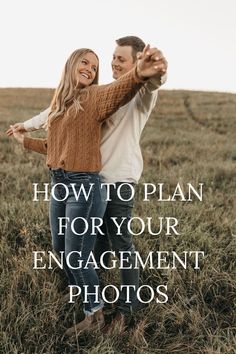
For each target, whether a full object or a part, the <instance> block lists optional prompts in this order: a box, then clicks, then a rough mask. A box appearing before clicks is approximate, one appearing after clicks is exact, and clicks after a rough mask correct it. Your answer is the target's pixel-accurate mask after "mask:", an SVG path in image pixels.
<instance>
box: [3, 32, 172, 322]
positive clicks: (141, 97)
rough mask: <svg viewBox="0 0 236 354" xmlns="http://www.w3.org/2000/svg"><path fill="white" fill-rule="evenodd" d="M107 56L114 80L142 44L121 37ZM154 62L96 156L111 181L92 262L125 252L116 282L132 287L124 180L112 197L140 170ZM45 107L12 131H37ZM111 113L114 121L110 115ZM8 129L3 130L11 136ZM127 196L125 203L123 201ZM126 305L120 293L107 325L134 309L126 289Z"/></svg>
mask: <svg viewBox="0 0 236 354" xmlns="http://www.w3.org/2000/svg"><path fill="white" fill-rule="evenodd" d="M116 43H117V46H116V48H115V51H114V54H113V59H112V63H111V65H112V72H113V78H114V79H115V80H116V79H119V77H120V76H122V75H123V74H125V73H126V72H128V71H129V70H131V69H132V68H133V67H134V66H135V65H136V60H137V57H138V56H139V55H140V54H141V52H142V51H143V48H144V47H145V43H144V42H143V41H142V40H141V39H140V38H138V37H135V36H127V37H123V38H120V39H118V40H117V41H116ZM157 53H158V54H157V57H156V58H155V59H156V62H157V65H158V72H159V74H158V75H157V77H155V79H154V78H152V79H149V80H148V81H147V82H146V83H145V85H144V87H143V88H142V89H141V90H140V91H139V92H138V93H137V94H136V96H135V97H134V98H133V99H132V100H131V101H130V102H129V103H128V104H126V105H125V106H123V107H121V108H120V109H119V110H118V111H117V112H116V113H115V114H114V115H113V116H112V117H111V118H110V119H109V124H105V125H104V126H103V131H102V141H101V155H102V166H103V168H102V171H101V173H100V174H101V176H102V179H103V181H104V182H106V183H112V184H114V185H113V186H112V185H111V186H110V199H111V200H110V201H108V204H107V208H106V212H105V215H104V222H103V232H104V235H98V237H97V243H96V247H95V256H96V259H97V260H98V263H99V259H100V256H101V254H102V253H103V252H105V251H107V250H109V249H110V247H111V248H112V249H113V251H115V252H116V253H117V255H118V252H120V251H128V252H130V254H131V256H130V257H129V259H128V261H127V263H126V266H127V268H128V267H129V266H130V268H131V269H121V270H120V275H121V285H134V286H135V289H136V290H137V289H138V287H139V270H138V269H133V268H134V258H135V257H134V255H135V253H134V252H135V247H134V245H133V241H132V235H131V234H130V233H129V232H128V230H127V221H128V220H129V218H130V217H131V214H132V209H133V199H131V200H129V199H130V197H131V189H130V188H129V187H128V185H127V184H124V185H123V186H122V188H120V197H121V198H118V195H117V188H118V187H119V186H120V185H121V184H123V183H132V184H137V183H138V180H139V178H140V176H141V173H142V170H143V159H142V153H141V149H140V146H139V141H140V137H141V133H142V130H143V128H144V126H145V124H146V122H147V120H148V118H149V116H150V113H151V111H152V109H153V108H154V106H155V104H156V100H157V96H158V90H157V89H158V88H159V87H160V86H161V85H162V84H163V83H164V82H165V79H166V75H165V74H166V70H167V61H166V59H165V58H164V56H163V54H162V53H161V51H159V50H158V51H157ZM48 113H49V109H47V110H45V111H44V112H42V113H41V114H39V115H38V116H35V117H33V118H32V119H30V120H28V121H26V122H24V123H23V124H21V123H20V124H15V125H14V129H15V130H18V131H21V132H22V131H32V130H36V129H39V128H40V127H42V125H43V124H44V123H45V121H46V119H47V116H48ZM114 117H115V119H113V118H114ZM11 132H12V130H11V129H9V130H8V132H7V133H8V135H11ZM121 199H124V200H129V201H123V200H121ZM111 217H116V218H117V222H118V223H120V222H121V220H122V218H125V220H126V222H123V224H122V227H121V233H122V235H116V233H117V227H116V226H115V224H114V222H112V221H111ZM108 263H109V257H107V258H106V259H105V265H106V266H107V265H108ZM130 300H131V303H127V302H126V292H125V291H121V292H120V296H119V300H118V306H117V313H116V316H115V317H114V320H113V324H114V323H116V322H121V323H124V321H125V319H126V316H127V317H128V316H129V315H130V314H132V312H133V311H135V310H136V309H137V308H138V305H139V304H138V301H137V297H136V291H135V290H133V291H132V292H131V293H130Z"/></svg>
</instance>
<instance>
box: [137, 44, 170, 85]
mask: <svg viewBox="0 0 236 354" xmlns="http://www.w3.org/2000/svg"><path fill="white" fill-rule="evenodd" d="M167 65H168V64H167V61H166V59H165V57H164V56H163V54H162V52H161V51H160V50H159V49H157V48H150V45H149V44H148V45H146V47H145V48H144V50H143V51H142V53H140V54H139V56H138V61H137V74H138V76H139V77H140V79H145V78H149V77H152V76H155V75H157V74H159V75H160V76H162V75H164V74H165V73H166V71H167Z"/></svg>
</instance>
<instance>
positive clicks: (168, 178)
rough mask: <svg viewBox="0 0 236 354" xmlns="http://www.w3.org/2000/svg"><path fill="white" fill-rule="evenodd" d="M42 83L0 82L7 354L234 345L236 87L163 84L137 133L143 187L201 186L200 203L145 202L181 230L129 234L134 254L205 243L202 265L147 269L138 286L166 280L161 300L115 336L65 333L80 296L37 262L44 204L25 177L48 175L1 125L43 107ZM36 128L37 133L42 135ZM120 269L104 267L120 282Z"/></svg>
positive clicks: (2, 316) (139, 205) (199, 351)
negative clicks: (73, 297)
mask: <svg viewBox="0 0 236 354" xmlns="http://www.w3.org/2000/svg"><path fill="white" fill-rule="evenodd" d="M52 93H53V91H52V90H48V89H0V125H1V126H0V128H1V129H0V131H1V132H2V133H1V137H0V138H1V149H0V161H1V164H0V177H1V178H0V183H1V196H0V198H1V200H0V202H1V204H0V220H1V231H0V232H1V241H0V251H1V263H0V267H1V282H0V295H1V302H0V303H1V312H0V353H4V354H62V353H64V354H75V353H88V354H98V353H99V354H100V353H101V354H134V353H137V354H147V353H160V354H169V353H176V354H177V353H178V354H188V353H190V354H203V353H206V354H216V353H222V354H235V353H236V274H235V273H236V251H235V246H236V220H235V215H236V95H233V94H224V93H209V92H191V91H164V90H163V91H161V92H160V97H159V104H158V107H157V108H156V109H155V111H154V112H153V114H152V116H151V118H150V120H149V122H148V124H147V127H146V128H145V131H144V133H143V136H142V141H141V144H142V150H143V156H144V164H145V168H144V173H143V176H142V179H141V181H140V182H141V183H144V182H149V183H154V184H157V183H164V184H165V189H166V192H167V193H172V192H173V190H174V188H175V186H176V184H177V183H178V182H179V183H180V184H181V186H183V188H185V186H186V183H192V184H193V185H194V186H197V184H198V183H204V189H203V201H202V202H200V201H198V200H197V199H194V200H193V202H180V201H176V202H171V203H165V202H157V198H154V197H153V198H152V199H151V201H150V202H143V201H142V198H141V186H140V187H139V190H138V191H140V193H138V198H137V199H136V204H135V210H134V215H135V216H140V217H142V218H145V217H146V216H152V217H153V220H154V226H155V225H156V227H158V217H159V216H163V217H165V216H174V217H176V218H178V221H179V230H180V233H181V234H180V235H176V236H175V235H171V236H166V235H165V233H162V234H161V235H160V236H152V235H149V234H148V233H146V232H145V233H143V235H140V236H136V237H135V238H134V239H135V245H136V248H137V250H138V251H139V252H140V253H141V254H142V255H143V256H147V254H148V252H150V251H155V250H163V251H172V250H175V251H176V252H178V253H181V252H182V251H190V250H201V251H204V252H205V258H204V260H203V261H202V262H201V269H200V270H194V269H193V265H192V264H191V263H190V264H189V266H188V268H187V269H186V270H184V269H182V268H181V267H178V268H177V269H176V270H163V271H158V270H153V269H148V268H147V269H145V270H144V271H142V273H141V283H145V284H149V285H150V286H152V287H155V286H157V285H158V284H167V287H168V297H169V300H168V302H167V303H166V304H157V303H155V302H154V301H153V302H151V303H150V305H149V306H148V307H147V308H145V309H143V310H142V311H140V312H139V313H138V314H137V315H136V318H135V325H134V326H133V327H132V328H130V329H129V330H127V331H126V332H125V333H124V334H122V335H120V334H119V332H118V331H117V332H115V333H114V334H113V335H110V336H105V335H103V334H101V333H99V332H94V333H90V334H84V335H82V336H80V337H78V338H72V339H65V338H64V337H63V334H64V332H65V329H66V328H68V327H69V326H71V325H72V323H73V319H74V317H75V318H77V317H78V316H79V313H80V310H81V304H80V303H78V304H76V306H71V305H69V304H66V303H63V301H62V297H63V289H64V287H65V284H66V282H65V278H64V277H63V275H62V273H61V272H60V271H59V269H56V270H54V271H50V270H38V271H36V270H33V265H32V252H33V251H35V250H45V251H47V250H51V239H50V230H49V226H48V216H47V209H48V203H45V202H42V201H41V202H37V203H36V202H33V201H32V183H34V182H39V183H40V182H49V176H48V172H47V169H46V167H45V163H44V162H45V158H44V157H43V156H41V155H39V154H36V153H31V152H27V151H23V149H22V147H21V146H19V145H18V144H17V143H16V142H15V141H14V140H13V139H9V138H8V137H7V136H6V135H4V134H3V132H4V131H5V130H6V129H7V128H8V126H9V124H10V123H15V122H17V121H23V120H25V119H28V118H30V117H31V116H33V115H34V114H36V113H38V112H39V111H40V110H42V109H44V108H46V107H47V106H48V104H49V102H50V99H51V97H52ZM37 134H38V135H39V136H40V135H43V132H40V133H37ZM118 276H119V273H118V271H117V270H114V271H112V272H110V273H108V274H106V275H105V279H104V280H105V281H106V282H107V283H112V284H117V286H118V284H119V277H118Z"/></svg>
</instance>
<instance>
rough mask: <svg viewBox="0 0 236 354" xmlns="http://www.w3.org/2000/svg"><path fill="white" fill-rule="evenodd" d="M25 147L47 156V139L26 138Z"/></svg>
mask: <svg viewBox="0 0 236 354" xmlns="http://www.w3.org/2000/svg"><path fill="white" fill-rule="evenodd" d="M23 146H24V148H25V149H28V150H33V151H35V152H39V153H40V154H44V155H47V139H35V138H29V137H24V141H23Z"/></svg>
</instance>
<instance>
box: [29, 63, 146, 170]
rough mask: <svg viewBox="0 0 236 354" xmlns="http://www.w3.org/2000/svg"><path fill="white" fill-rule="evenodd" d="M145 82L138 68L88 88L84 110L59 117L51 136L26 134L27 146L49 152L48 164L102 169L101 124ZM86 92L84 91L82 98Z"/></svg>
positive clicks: (51, 128)
mask: <svg viewBox="0 0 236 354" xmlns="http://www.w3.org/2000/svg"><path fill="white" fill-rule="evenodd" d="M143 82H144V81H141V80H140V79H139V78H138V76H137V74H136V68H134V69H132V70H131V71H129V72H128V73H127V74H125V75H123V76H122V77H121V78H120V79H119V80H117V81H114V82H113V83H111V84H108V85H101V86H98V85H91V86H89V87H87V91H88V93H89V96H88V99H87V100H86V101H85V102H84V103H83V104H82V106H83V109H84V111H82V110H79V112H78V113H77V114H76V115H75V116H66V115H65V116H63V117H60V118H58V119H55V120H54V121H53V122H52V123H51V126H50V128H49V129H48V137H47V139H34V138H29V137H25V138H24V142H23V145H24V147H25V148H26V149H30V150H33V151H36V152H39V153H41V154H47V165H48V167H51V168H62V169H64V170H65V171H77V172H99V171H100V169H101V155H100V136H101V125H102V123H103V121H104V120H105V119H107V118H109V117H110V116H111V115H112V114H113V113H114V112H115V111H117V110H118V109H119V107H121V106H123V105H125V104H126V103H127V102H129V101H130V100H131V99H132V98H133V97H134V95H135V94H136V92H137V91H138V90H139V89H140V88H141V87H142V84H143ZM84 95H85V93H83V91H81V96H80V97H81V101H83V98H84Z"/></svg>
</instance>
